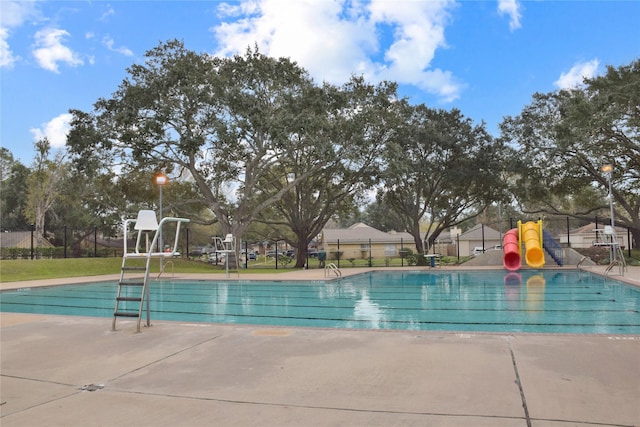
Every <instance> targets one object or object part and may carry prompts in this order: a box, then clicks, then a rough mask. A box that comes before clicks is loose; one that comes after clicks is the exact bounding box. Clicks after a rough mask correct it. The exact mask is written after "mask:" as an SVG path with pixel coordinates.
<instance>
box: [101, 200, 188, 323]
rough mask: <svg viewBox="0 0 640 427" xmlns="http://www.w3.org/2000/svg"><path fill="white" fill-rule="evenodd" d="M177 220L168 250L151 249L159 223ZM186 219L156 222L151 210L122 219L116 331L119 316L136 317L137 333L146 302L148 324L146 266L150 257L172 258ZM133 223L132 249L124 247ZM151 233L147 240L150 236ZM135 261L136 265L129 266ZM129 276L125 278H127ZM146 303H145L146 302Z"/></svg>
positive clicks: (159, 229)
mask: <svg viewBox="0 0 640 427" xmlns="http://www.w3.org/2000/svg"><path fill="white" fill-rule="evenodd" d="M171 222H174V223H176V231H175V238H174V242H173V247H172V248H170V249H169V250H168V251H162V250H159V251H156V252H154V251H153V248H155V247H156V245H157V243H158V238H159V236H160V233H161V230H162V226H163V225H164V224H167V223H171ZM187 222H189V220H188V219H186V218H173V217H166V218H162V219H161V220H160V223H159V224H158V221H157V219H156V213H155V212H154V211H152V210H141V211H139V212H138V217H137V219H127V220H125V222H124V253H123V256H122V269H121V270H120V280H119V281H118V293H117V295H116V302H115V308H114V309H113V322H112V324H111V329H112V330H113V331H115V330H116V319H117V318H118V317H129V318H137V319H138V323H137V329H136V331H137V332H140V321H141V320H142V310H143V306H145V305H146V312H147V326H151V315H150V313H151V310H150V307H149V268H150V266H151V260H152V259H164V258H172V257H174V256H175V255H176V254H177V253H178V238H179V237H180V225H181V224H182V223H187ZM131 224H135V225H134V230H136V231H137V237H136V246H135V248H134V249H133V252H129V249H128V248H127V235H128V232H129V226H130V225H131ZM151 234H152V235H153V237H152V238H151V241H149V237H150V235H151ZM134 260H138V261H143V264H144V266H141V265H140V263H137V264H136V263H135V262H134ZM131 264H136V265H131ZM141 274H142V276H141ZM127 276H128V277H127ZM145 302H146V304H145Z"/></svg>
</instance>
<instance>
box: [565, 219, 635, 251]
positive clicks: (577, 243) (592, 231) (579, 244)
mask: <svg viewBox="0 0 640 427" xmlns="http://www.w3.org/2000/svg"><path fill="white" fill-rule="evenodd" d="M615 229H616V238H617V240H618V243H619V244H620V246H621V247H623V248H627V247H629V246H628V245H629V239H628V235H627V230H626V229H624V228H620V227H615ZM596 230H597V231H596ZM603 231H604V224H598V226H597V227H596V224H595V223H593V222H592V223H590V224H587V225H585V226H583V227H579V228H574V229H572V230H569V235H568V236H567V233H558V234H557V235H556V236H555V239H556V241H557V242H558V243H560V245H561V246H563V247H571V248H574V249H582V248H590V247H591V246H593V243H594V242H596V241H602V239H603V236H602V234H603Z"/></svg>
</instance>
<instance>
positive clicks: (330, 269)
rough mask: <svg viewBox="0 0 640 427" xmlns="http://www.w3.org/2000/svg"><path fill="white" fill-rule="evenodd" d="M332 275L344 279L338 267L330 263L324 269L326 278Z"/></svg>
mask: <svg viewBox="0 0 640 427" xmlns="http://www.w3.org/2000/svg"><path fill="white" fill-rule="evenodd" d="M330 273H333V274H335V275H336V277H342V272H341V271H340V269H339V268H338V267H336V265H335V264H334V263H332V262H330V263H329V264H327V265H326V266H325V267H324V277H328V276H329V274H330Z"/></svg>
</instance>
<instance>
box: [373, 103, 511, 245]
mask: <svg viewBox="0 0 640 427" xmlns="http://www.w3.org/2000/svg"><path fill="white" fill-rule="evenodd" d="M402 111H403V113H402V116H403V119H404V120H402V121H401V124H400V125H399V129H398V133H397V135H396V137H395V138H394V140H393V143H391V144H389V145H388V147H387V149H386V150H385V153H384V157H385V158H384V163H385V165H386V169H385V171H384V173H383V188H382V190H381V191H380V192H379V193H378V202H379V203H381V204H384V205H387V206H389V207H391V209H393V211H394V213H395V214H397V215H398V216H399V218H400V219H401V220H402V222H403V225H404V230H403V231H407V232H409V233H411V234H412V235H413V238H414V241H415V244H416V248H417V250H418V251H419V252H421V253H423V252H425V251H426V250H427V249H428V248H426V247H425V243H427V244H428V245H429V246H430V245H431V244H433V242H434V241H435V240H436V239H437V238H438V236H439V235H440V233H441V232H442V231H443V230H445V229H447V228H449V227H452V226H454V225H457V224H459V223H461V222H463V221H465V220H468V219H469V218H472V217H474V216H476V215H477V214H478V213H479V212H481V211H482V210H483V209H484V207H486V206H487V205H488V204H489V203H491V202H493V201H497V200H500V198H501V197H502V196H503V190H504V185H503V181H502V180H501V171H502V162H501V161H500V160H501V155H502V153H501V150H500V149H499V147H498V143H497V142H496V141H494V140H493V138H491V136H490V135H489V134H488V133H487V131H486V130H485V128H484V125H480V126H474V125H473V123H472V122H471V120H470V119H468V118H465V117H464V116H463V115H462V113H461V112H460V111H458V110H455V109H454V110H451V111H446V110H436V109H431V108H428V107H426V106H425V105H417V106H411V105H409V104H407V103H404V105H403V109H402ZM425 220H426V223H427V224H428V229H427V241H426V242H424V241H423V240H422V237H421V226H420V225H421V223H422V222H423V221H425Z"/></svg>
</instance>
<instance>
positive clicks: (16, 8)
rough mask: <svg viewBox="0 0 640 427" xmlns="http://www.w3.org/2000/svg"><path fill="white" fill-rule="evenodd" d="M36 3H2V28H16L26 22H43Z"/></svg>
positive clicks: (0, 22)
mask: <svg viewBox="0 0 640 427" xmlns="http://www.w3.org/2000/svg"><path fill="white" fill-rule="evenodd" d="M38 3H39V2H36V1H24V0H20V1H6V0H2V1H0V26H2V27H4V28H15V27H19V26H21V25H22V24H24V23H25V22H26V21H40V20H42V17H41V14H40V10H39V9H38V6H39V5H38Z"/></svg>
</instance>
